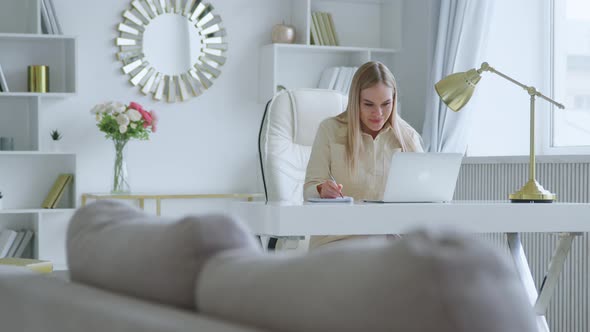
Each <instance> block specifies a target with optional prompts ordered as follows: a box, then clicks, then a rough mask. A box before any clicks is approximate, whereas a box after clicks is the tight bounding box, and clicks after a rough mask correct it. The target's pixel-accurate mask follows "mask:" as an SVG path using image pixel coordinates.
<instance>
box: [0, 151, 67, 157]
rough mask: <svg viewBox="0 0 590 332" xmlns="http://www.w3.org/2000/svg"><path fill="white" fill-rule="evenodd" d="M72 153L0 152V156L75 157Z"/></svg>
mask: <svg viewBox="0 0 590 332" xmlns="http://www.w3.org/2000/svg"><path fill="white" fill-rule="evenodd" d="M75 155H76V154H75V153H73V152H50V151H47V152H46V151H0V156H75Z"/></svg>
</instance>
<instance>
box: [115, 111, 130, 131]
mask: <svg viewBox="0 0 590 332" xmlns="http://www.w3.org/2000/svg"><path fill="white" fill-rule="evenodd" d="M117 123H118V124H119V126H125V127H127V125H128V124H129V117H128V116H127V115H125V114H119V115H118V116H117ZM125 131H127V129H125Z"/></svg>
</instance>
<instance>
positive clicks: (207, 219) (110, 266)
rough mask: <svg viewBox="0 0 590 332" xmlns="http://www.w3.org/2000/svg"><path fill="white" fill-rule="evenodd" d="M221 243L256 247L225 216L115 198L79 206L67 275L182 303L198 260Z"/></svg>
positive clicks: (190, 299)
mask: <svg viewBox="0 0 590 332" xmlns="http://www.w3.org/2000/svg"><path fill="white" fill-rule="evenodd" d="M227 249H240V250H243V251H254V252H256V251H258V250H260V249H259V245H258V244H256V242H255V240H254V237H253V236H252V235H251V233H250V232H248V231H247V230H246V229H245V228H244V227H243V226H242V225H241V224H240V223H238V222H236V221H235V220H234V219H232V218H229V217H227V216H223V215H203V216H187V217H184V218H180V219H167V218H160V217H156V216H151V215H148V214H146V213H144V212H142V211H139V210H137V209H135V208H133V207H131V206H129V205H126V204H124V203H121V202H116V201H106V200H104V201H97V202H95V203H93V204H90V205H87V206H85V207H82V208H80V209H79V210H78V211H77V212H76V213H75V214H74V216H73V217H72V220H71V222H70V225H69V228H68V233H67V257H68V265H69V269H70V275H71V279H72V281H76V282H80V283H85V284H88V285H92V286H95V287H99V288H103V289H106V290H110V291H113V292H118V293H122V294H127V295H131V296H135V297H138V298H143V299H146V300H150V301H155V302H159V303H164V304H169V305H174V306H177V307H182V308H186V309H195V302H194V296H193V294H194V288H195V282H196V281H197V278H198V275H199V273H200V271H201V269H202V267H203V265H204V264H205V263H206V262H207V260H208V259H209V258H211V257H212V256H213V255H214V254H216V253H218V252H220V251H223V250H227Z"/></svg>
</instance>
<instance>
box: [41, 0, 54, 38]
mask: <svg viewBox="0 0 590 332" xmlns="http://www.w3.org/2000/svg"><path fill="white" fill-rule="evenodd" d="M41 32H43V33H45V34H48V35H52V34H54V32H53V29H52V27H51V21H50V20H49V11H48V10H47V4H46V3H45V0H41Z"/></svg>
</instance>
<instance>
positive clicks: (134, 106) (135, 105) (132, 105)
mask: <svg viewBox="0 0 590 332" xmlns="http://www.w3.org/2000/svg"><path fill="white" fill-rule="evenodd" d="M129 108H132V109H134V110H136V111H139V112H141V111H143V107H141V105H139V104H138V103H136V102H134V101H132V102H130V103H129Z"/></svg>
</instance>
